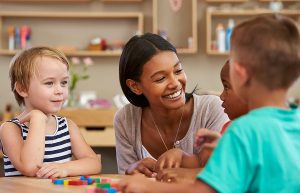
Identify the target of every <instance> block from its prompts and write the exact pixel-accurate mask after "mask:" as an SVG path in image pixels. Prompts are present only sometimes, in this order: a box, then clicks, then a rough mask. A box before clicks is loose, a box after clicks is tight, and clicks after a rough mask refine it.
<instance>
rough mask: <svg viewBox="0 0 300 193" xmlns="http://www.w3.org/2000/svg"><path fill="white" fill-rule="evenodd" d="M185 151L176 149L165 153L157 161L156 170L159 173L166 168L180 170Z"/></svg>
mask: <svg viewBox="0 0 300 193" xmlns="http://www.w3.org/2000/svg"><path fill="white" fill-rule="evenodd" d="M183 153H184V152H183V151H182V150H181V149H179V148H174V149H170V150H168V151H166V152H165V153H163V154H162V155H161V156H160V157H159V158H158V160H157V162H156V165H155V170H156V171H157V172H158V171H160V170H162V169H164V168H178V167H180V165H181V161H182V155H183Z"/></svg>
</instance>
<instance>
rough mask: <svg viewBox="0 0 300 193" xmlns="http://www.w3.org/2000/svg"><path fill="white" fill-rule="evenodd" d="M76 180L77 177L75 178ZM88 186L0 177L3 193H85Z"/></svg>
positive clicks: (26, 178)
mask: <svg viewBox="0 0 300 193" xmlns="http://www.w3.org/2000/svg"><path fill="white" fill-rule="evenodd" d="M91 177H92V178H99V177H100V178H101V177H108V178H112V179H116V180H118V179H121V178H122V177H123V176H122V175H117V174H102V175H98V176H91ZM75 178H76V179H78V178H79V177H75ZM87 187H88V186H70V185H68V186H64V185H54V184H53V183H52V181H51V179H39V178H29V177H1V178H0V190H1V192H5V193H35V192H36V193H53V192H55V193H71V192H72V193H86V190H87Z"/></svg>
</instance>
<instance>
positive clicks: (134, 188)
mask: <svg viewBox="0 0 300 193" xmlns="http://www.w3.org/2000/svg"><path fill="white" fill-rule="evenodd" d="M151 183H153V182H152V181H151V180H150V179H147V178H145V177H144V176H142V175H138V174H137V175H133V176H127V177H125V178H123V179H122V180H121V181H120V182H119V186H120V189H121V192H122V193H146V192H149V188H151Z"/></svg>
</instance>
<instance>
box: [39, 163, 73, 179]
mask: <svg viewBox="0 0 300 193" xmlns="http://www.w3.org/2000/svg"><path fill="white" fill-rule="evenodd" d="M39 167H40V169H39V170H38V171H37V172H36V176H37V177H38V178H64V177H67V176H68V172H67V170H66V168H65V167H64V164H63V163H44V164H42V165H41V166H39Z"/></svg>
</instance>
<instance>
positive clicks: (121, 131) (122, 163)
mask: <svg viewBox="0 0 300 193" xmlns="http://www.w3.org/2000/svg"><path fill="white" fill-rule="evenodd" d="M125 113H126V112H125V109H124V108H123V109H120V110H119V111H118V112H117V113H116V115H115V118H114V129H115V138H116V156H117V163H118V172H119V173H120V174H125V172H126V170H127V169H128V168H129V167H130V166H131V165H132V164H134V163H136V162H137V161H139V159H138V157H137V155H136V149H134V147H133V144H132V143H131V141H130V139H129V137H130V136H129V135H130V133H131V131H132V130H131V129H130V128H126V126H125V124H126V123H125V121H126V118H125Z"/></svg>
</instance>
